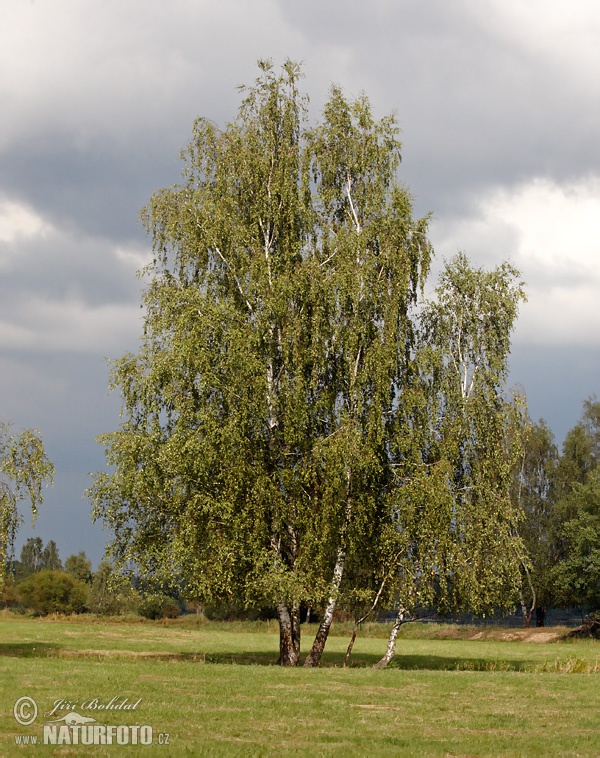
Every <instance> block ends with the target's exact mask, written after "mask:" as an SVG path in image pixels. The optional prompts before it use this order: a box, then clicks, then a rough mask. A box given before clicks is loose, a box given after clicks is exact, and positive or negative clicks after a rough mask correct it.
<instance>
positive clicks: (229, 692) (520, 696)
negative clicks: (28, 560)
mask: <svg viewBox="0 0 600 758" xmlns="http://www.w3.org/2000/svg"><path fill="white" fill-rule="evenodd" d="M377 631H380V630H379V629H378V630H377ZM437 632H438V636H441V637H444V634H445V631H444V629H442V628H439V629H438V630H437ZM423 633H424V634H426V635H427V636H428V637H430V639H422V638H421V639H418V638H415V636H414V635H415V634H416V632H415V631H414V630H412V629H411V631H410V635H412V637H411V638H409V637H402V638H400V640H399V643H398V654H397V657H396V659H395V661H394V663H393V665H392V667H390V668H389V669H387V670H384V671H379V670H373V669H371V668H369V666H370V665H371V664H372V663H373V662H375V661H376V660H377V659H378V658H379V657H380V656H381V654H382V653H383V650H384V648H385V640H383V639H382V638H381V637H375V636H361V637H360V638H359V639H358V640H357V642H356V645H355V653H354V655H353V666H352V667H351V668H349V669H343V668H342V667H341V665H342V662H343V657H344V653H345V650H346V645H347V641H348V640H347V637H342V636H333V637H331V638H330V640H329V641H328V645H327V650H326V654H325V657H324V660H323V666H322V667H321V668H320V669H317V670H303V669H294V670H282V669H280V668H278V667H276V666H274V665H270V664H274V663H275V661H276V658H277V644H278V636H277V633H276V625H275V624H273V623H272V622H271V624H269V625H261V624H253V625H246V626H243V625H235V624H233V625H232V624H227V623H223V624H215V623H213V624H204V623H198V621H197V620H195V619H187V620H185V621H183V622H178V623H177V622H176V623H167V624H162V623H160V622H144V623H123V622H121V623H107V622H105V621H100V620H93V619H87V622H83V621H82V620H77V621H73V620H67V621H65V620H54V621H52V620H35V619H22V618H16V617H9V616H6V615H5V616H2V615H1V614H0V703H1V709H0V754H1V755H13V754H21V751H26V750H30V751H31V750H33V749H34V748H31V747H29V748H25V747H17V746H15V740H14V737H15V735H22V734H40V735H41V726H40V725H41V724H42V723H43V721H44V718H43V713H44V712H47V711H48V710H49V709H50V708H51V707H52V704H53V703H54V702H55V701H56V700H58V699H65V700H71V701H73V702H76V703H81V702H82V701H83V700H89V699H91V698H99V699H100V700H103V701H105V702H108V701H109V700H110V699H111V698H113V697H114V696H119V697H120V698H124V697H128V698H129V699H130V701H135V700H137V699H138V698H141V699H142V701H141V704H140V706H139V709H138V711H137V712H136V713H135V718H136V721H135V722H133V723H148V724H151V725H152V726H153V728H154V730H155V733H159V732H160V733H169V734H170V745H169V746H168V747H164V746H160V745H157V744H156V745H153V746H152V747H145V748H144V749H143V753H144V754H145V755H163V756H167V755H168V756H172V755H173V756H180V755H208V756H211V755H215V756H220V755H223V756H224V755H240V756H241V755H244V756H254V755H256V756H261V755H276V754H284V755H356V756H363V755H364V756H367V755H369V756H370V755H375V756H378V755H383V756H385V755H390V756H391V755H395V756H404V755H406V756H410V755H415V756H417V755H418V756H421V755H425V756H427V755H432V756H433V755H439V756H446V755H453V756H458V755H462V756H467V755H472V756H480V755H494V756H500V755H502V756H542V755H545V756H548V755H550V756H553V755H557V756H558V755H573V756H575V755H583V756H598V755H600V730H599V726H600V724H599V717H598V713H599V705H600V696H599V691H600V686H599V685H600V678H599V677H598V676H597V674H595V673H593V672H598V671H600V666H599V664H598V661H599V659H600V647H599V645H598V643H597V642H593V641H587V640H584V641H576V642H554V643H546V644H532V643H527V642H516V641H502V640H494V639H479V640H463V639H439V638H438V639H436V638H435V630H434V629H432V627H430V628H429V629H428V630H427V631H425V630H423ZM310 641H311V640H310V635H309V634H306V635H305V643H306V647H307V648H308V646H309V644H310ZM23 695H29V696H31V697H34V698H35V699H36V701H37V702H38V705H39V708H40V716H39V717H38V719H37V722H36V724H35V725H33V726H30V727H23V726H19V724H17V723H16V721H15V719H14V717H13V714H12V708H13V704H14V702H15V700H16V698H17V697H20V696H23ZM63 713H64V711H61V712H60V715H62V714H63ZM86 714H87V715H94V713H91V712H87V711H86ZM98 721H99V722H101V723H122V720H117V721H111V720H110V718H109V717H108V714H107V713H104V714H100V715H98ZM125 723H132V722H130V721H126V722H125ZM139 749H140V748H138V749H137V751H139ZM43 751H44V754H45V755H121V754H124V755H126V754H129V753H132V752H134V751H136V748H134V747H121V746H110V747H109V746H107V747H100V746H99V747H83V746H79V747H75V746H73V747H68V746H63V747H49V746H47V747H45V748H43ZM137 751H136V752H137Z"/></svg>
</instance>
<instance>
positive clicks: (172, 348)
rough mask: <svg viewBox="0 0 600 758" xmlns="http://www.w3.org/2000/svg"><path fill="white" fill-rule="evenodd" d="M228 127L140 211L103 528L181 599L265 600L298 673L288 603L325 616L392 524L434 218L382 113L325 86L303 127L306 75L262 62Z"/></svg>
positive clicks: (106, 439) (100, 489) (197, 141)
mask: <svg viewBox="0 0 600 758" xmlns="http://www.w3.org/2000/svg"><path fill="white" fill-rule="evenodd" d="M260 67H261V70H262V74H261V76H260V78H259V79H258V80H257V83H256V85H255V86H254V87H253V88H251V89H249V90H246V91H245V99H244V101H243V103H242V106H241V108H240V111H239V115H238V119H237V121H236V122H235V123H234V124H229V125H228V126H227V128H226V129H224V130H220V129H218V128H217V127H216V126H215V125H214V124H212V123H210V122H208V121H206V120H202V119H201V120H199V121H198V122H197V123H196V125H195V128H194V137H193V140H192V143H191V144H190V146H189V148H188V150H187V151H186V152H185V154H184V157H185V160H186V169H185V173H184V177H185V183H184V184H182V185H180V186H176V187H173V188H170V189H167V190H163V191H162V192H159V193H157V194H155V195H154V196H153V198H152V200H151V202H150V205H149V206H148V208H147V209H146V211H145V213H144V218H145V221H146V224H147V227H148V230H149V232H150V233H151V234H152V237H153V242H154V250H155V259H154V262H153V264H152V265H151V266H150V267H149V269H148V273H149V274H150V276H151V280H150V284H149V286H148V288H147V290H146V293H145V296H144V304H145V308H146V311H145V326H144V337H143V339H142V343H141V346H140V350H139V352H138V354H137V355H128V356H125V357H124V358H123V359H121V360H120V361H118V362H117V363H116V364H115V368H114V373H113V377H112V384H113V386H114V387H120V389H121V392H122V395H123V401H124V416H125V419H126V421H125V423H124V424H123V425H122V427H121V429H120V430H119V431H117V432H115V433H113V434H110V435H105V436H103V437H102V438H101V439H102V442H103V443H104V444H105V445H106V447H107V461H108V463H109V465H112V466H114V467H115V469H114V474H111V475H109V474H101V475H98V476H97V477H96V480H95V483H94V486H93V487H92V489H91V491H90V494H91V497H92V499H93V501H94V505H95V510H94V513H95V516H96V517H97V518H102V519H103V520H105V521H106V522H107V523H108V524H109V526H110V527H111V528H112V529H113V530H114V535H115V536H114V540H113V542H112V544H111V551H112V554H113V555H114V556H115V558H116V559H117V561H118V562H120V563H121V564H122V563H126V562H127V561H129V560H133V561H135V562H136V563H138V564H139V565H140V567H141V569H142V570H143V571H144V572H146V573H150V574H154V575H156V576H160V575H161V574H163V573H172V572H173V571H175V572H180V573H181V574H182V575H183V576H184V578H185V583H186V587H187V591H188V593H189V595H190V597H193V598H195V599H199V600H202V601H203V602H209V603H210V602H218V601H219V600H221V599H222V598H227V599H234V598H235V599H236V600H239V601H241V602H246V603H252V604H255V605H268V604H272V605H275V606H276V607H277V609H278V617H279V622H280V662H281V664H282V665H295V664H296V663H297V662H298V657H299V650H300V615H299V611H300V603H301V601H303V600H304V601H307V602H309V603H310V604H312V605H316V604H318V603H322V604H323V605H324V614H323V616H324V618H323V624H322V625H321V626H320V628H319V631H318V634H317V638H316V640H315V644H314V645H313V649H312V650H311V653H310V654H309V657H308V664H309V665H315V664H316V663H318V661H319V659H320V656H321V653H322V651H323V647H324V645H325V641H326V639H327V634H328V631H329V628H330V624H331V619H332V617H333V610H334V609H335V605H336V603H337V600H338V596H339V592H340V588H341V582H342V580H343V575H344V570H345V566H346V563H347V561H348V560H349V558H350V557H351V556H354V555H356V553H357V551H360V550H363V543H364V534H365V525H367V524H373V523H377V522H378V520H379V519H381V518H387V516H386V515H385V507H386V498H387V497H388V496H389V489H390V487H391V486H392V485H393V475H392V469H391V465H392V463H393V462H392V461H391V459H390V458H389V455H388V450H389V436H390V433H391V430H392V429H393V417H394V415H395V414H396V413H397V412H398V410H397V409H398V408H400V407H401V406H402V404H403V402H404V398H403V394H402V386H403V383H404V378H405V374H406V372H407V370H408V369H407V366H408V363H409V362H410V353H411V349H410V348H411V344H412V340H413V336H414V330H413V326H412V323H411V319H410V308H411V307H412V305H413V304H414V302H415V299H416V294H417V291H418V287H419V284H420V282H422V279H423V277H424V275H425V272H426V270H427V267H428V262H429V256H430V247H429V243H428V241H427V238H426V231H427V220H426V219H421V220H414V219H413V218H412V204H411V198H410V195H409V193H408V192H407V190H406V189H405V188H403V187H401V186H400V185H399V184H398V183H397V181H396V169H397V166H398V162H399V159H400V152H399V149H400V145H399V143H398V141H397V128H396V125H395V123H394V120H393V119H391V118H387V119H383V120H381V121H379V122H378V121H376V120H375V119H374V118H373V116H372V114H371V110H370V106H369V103H368V101H367V100H366V98H364V97H363V98H359V99H358V100H357V101H355V102H348V101H347V100H346V99H345V98H344V97H343V95H342V93H341V92H340V91H339V90H338V89H335V88H334V89H333V90H332V92H331V97H330V100H329V102H328V103H327V105H326V107H325V110H324V115H323V119H322V123H321V124H320V126H318V127H317V128H315V129H313V130H306V129H305V124H304V116H303V108H304V100H303V98H302V97H301V96H300V94H299V92H298V89H297V81H298V77H299V70H298V67H297V66H296V65H294V64H292V63H287V64H286V65H285V66H284V68H283V72H282V74H281V75H276V74H275V73H274V72H273V69H272V67H271V66H270V65H269V64H266V63H262V64H260Z"/></svg>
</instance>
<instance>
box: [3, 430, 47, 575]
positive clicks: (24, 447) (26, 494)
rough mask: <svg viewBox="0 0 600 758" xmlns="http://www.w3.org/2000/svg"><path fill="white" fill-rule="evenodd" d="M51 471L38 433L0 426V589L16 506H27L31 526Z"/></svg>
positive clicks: (16, 522)
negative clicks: (30, 517)
mask: <svg viewBox="0 0 600 758" xmlns="http://www.w3.org/2000/svg"><path fill="white" fill-rule="evenodd" d="M53 475H54V467H53V465H52V463H51V462H50V461H49V459H48V458H47V456H46V453H45V452H44V446H43V444H42V439H41V437H40V435H39V433H38V432H34V431H31V430H29V429H26V430H24V431H23V432H21V433H20V434H18V435H17V434H14V433H13V432H12V429H11V427H10V425H9V424H6V423H4V422H0V589H1V588H2V586H3V584H4V571H5V566H6V563H7V560H8V558H9V557H10V555H11V551H12V547H13V544H14V540H15V536H16V532H17V529H18V527H19V524H20V523H21V521H22V519H21V517H20V516H19V512H18V508H17V507H18V504H19V502H21V501H23V500H26V501H29V503H30V505H31V514H32V523H33V522H35V518H36V516H37V509H38V506H39V505H40V503H41V502H42V489H43V487H44V486H47V485H48V484H51V483H52V477H53Z"/></svg>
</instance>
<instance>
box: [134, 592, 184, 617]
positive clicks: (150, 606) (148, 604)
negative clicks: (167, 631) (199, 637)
mask: <svg viewBox="0 0 600 758" xmlns="http://www.w3.org/2000/svg"><path fill="white" fill-rule="evenodd" d="M180 612H181V611H180V608H179V604H178V602H177V601H176V600H174V599H173V598H172V597H167V595H148V596H147V597H145V598H144V599H143V600H142V602H141V603H140V604H139V607H138V613H139V614H140V616H143V617H144V618H146V619H164V618H167V619H175V618H177V617H178V616H179V614H180Z"/></svg>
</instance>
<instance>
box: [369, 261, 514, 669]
mask: <svg viewBox="0 0 600 758" xmlns="http://www.w3.org/2000/svg"><path fill="white" fill-rule="evenodd" d="M523 298H524V292H523V286H522V283H521V282H519V272H518V271H516V269H514V268H513V267H512V266H510V265H509V264H507V263H503V264H501V265H500V266H498V267H497V268H495V269H493V270H491V271H485V270H483V269H476V268H474V267H473V266H472V265H471V264H470V263H469V261H468V259H467V258H466V256H465V255H464V254H462V253H461V254H458V255H457V256H456V257H455V258H454V259H453V260H451V261H450V262H449V263H447V264H446V266H445V267H444V269H443V271H442V273H441V276H440V282H439V285H438V287H437V288H436V299H435V300H433V301H431V302H429V303H427V304H426V306H425V307H424V309H423V313H422V335H423V337H422V340H421V342H420V345H419V348H418V352H417V357H416V365H417V366H418V368H419V370H418V372H415V374H414V375H413V379H412V381H411V383H410V384H409V385H408V386H407V387H406V389H405V391H406V392H407V393H409V394H412V395H413V396H414V398H413V402H412V403H411V404H410V406H409V411H410V412H409V413H408V414H406V415H404V416H400V417H399V419H398V424H397V426H396V429H395V432H396V436H395V438H394V449H395V451H396V455H397V463H398V466H397V469H396V471H397V486H396V487H395V488H394V489H393V490H392V491H391V492H390V500H389V508H390V514H391V516H392V520H391V522H390V523H389V524H387V526H386V532H384V533H383V536H384V539H385V542H386V543H387V550H386V552H387V555H388V556H390V558H388V560H391V566H392V568H393V570H394V572H395V581H389V583H388V588H389V589H388V591H392V590H393V591H395V593H396V599H397V603H398V605H399V611H398V614H397V617H396V621H395V623H394V625H393V628H392V631H391V634H390V638H389V641H388V647H387V651H386V653H385V655H384V656H383V658H382V659H381V660H380V661H379V664H378V665H379V666H382V667H383V666H387V664H388V663H389V662H390V660H391V658H392V657H393V655H394V652H395V643H396V637H397V634H398V631H399V629H400V627H401V625H402V624H403V623H404V622H405V621H406V620H407V619H408V618H411V617H412V616H413V614H414V612H415V610H416V609H417V608H418V607H423V606H428V605H433V604H435V605H437V606H438V608H439V609H440V610H445V611H447V610H450V609H454V610H470V611H472V612H475V613H485V612H489V611H490V610H491V609H493V608H494V607H496V606H503V607H507V606H510V604H511V603H512V601H513V600H514V597H515V593H516V592H517V590H518V587H519V585H520V574H519V568H520V560H519V556H521V555H522V554H523V545H522V541H521V540H520V538H519V537H518V535H517V524H518V523H519V518H520V514H519V512H518V511H517V509H516V508H515V507H514V505H513V503H512V501H511V484H512V473H513V471H514V467H515V463H516V461H517V460H518V459H519V456H520V453H521V449H522V439H521V429H522V423H521V408H520V405H521V404H520V401H519V399H518V398H512V397H510V396H508V397H507V396H505V395H504V394H503V386H502V385H503V381H504V380H505V378H506V374H507V365H508V363H507V361H508V354H509V350H510V333H511V331H512V329H513V326H514V323H515V320H516V316H517V309H518V304H519V302H520V301H521V300H522V299H523ZM383 573H384V576H386V577H387V576H389V568H388V569H386V570H384V572H383Z"/></svg>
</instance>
